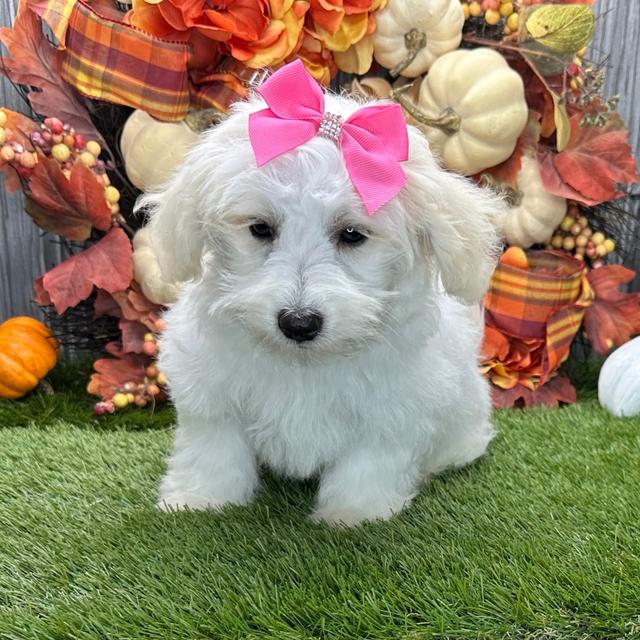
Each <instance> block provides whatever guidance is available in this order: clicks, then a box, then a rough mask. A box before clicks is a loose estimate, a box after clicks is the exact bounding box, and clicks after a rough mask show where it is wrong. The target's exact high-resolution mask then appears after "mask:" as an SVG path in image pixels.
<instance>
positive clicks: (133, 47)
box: [60, 0, 189, 121]
mask: <svg viewBox="0 0 640 640" xmlns="http://www.w3.org/2000/svg"><path fill="white" fill-rule="evenodd" d="M64 46H65V51H64V55H63V61H62V67H61V71H60V73H61V76H62V78H63V79H64V80H66V81H67V82H68V83H70V84H71V85H73V86H74V87H76V89H78V91H80V93H82V94H84V95H86V96H88V97H89V98H93V99H96V100H106V101H107V102H115V103H116V104H124V105H128V106H130V107H135V108H139V109H144V110H145V111H146V112H147V113H149V114H150V115H152V116H154V117H155V118H159V119H161V120H170V121H171V120H181V119H182V118H184V116H185V115H186V114H187V111H188V109H189V76H188V73H187V61H188V59H189V47H188V46H187V45H185V44H181V43H178V42H165V41H163V40H158V39H157V38H152V37H151V36H149V35H147V34H146V33H143V32H142V31H138V30H137V29H133V28H132V27H130V26H128V25H125V24H122V23H119V22H114V21H113V20H108V19H105V18H102V17H101V16H99V15H98V14H97V13H95V12H94V11H93V10H92V9H91V8H90V7H89V6H88V5H86V4H85V3H84V2H82V1H81V0H78V2H76V4H75V7H74V11H73V12H72V13H71V16H70V17H69V21H68V26H67V31H66V37H65V40H64Z"/></svg>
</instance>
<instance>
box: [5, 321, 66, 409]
mask: <svg viewBox="0 0 640 640" xmlns="http://www.w3.org/2000/svg"><path fill="white" fill-rule="evenodd" d="M57 359H58V341H57V340H56V339H55V337H54V335H53V334H52V333H51V331H50V330H49V329H48V328H47V327H46V326H45V325H44V324H42V322H40V321H38V320H36V319H34V318H29V317H27V316H18V317H15V318H10V319H9V320H7V321H5V322H3V323H2V324H0V398H7V399H9V400H14V399H16V398H21V397H22V396H24V395H26V394H27V393H29V391H32V390H33V389H35V388H36V387H37V386H38V383H39V382H40V380H42V378H44V377H45V376H46V375H47V373H49V371H51V369H53V367H54V366H55V364H56V361H57Z"/></svg>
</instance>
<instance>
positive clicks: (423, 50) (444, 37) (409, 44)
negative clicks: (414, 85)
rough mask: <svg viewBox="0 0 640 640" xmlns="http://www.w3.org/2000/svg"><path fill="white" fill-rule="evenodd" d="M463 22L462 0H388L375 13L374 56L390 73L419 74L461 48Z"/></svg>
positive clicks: (410, 75)
mask: <svg viewBox="0 0 640 640" xmlns="http://www.w3.org/2000/svg"><path fill="white" fill-rule="evenodd" d="M463 24H464V13H463V12H462V5H461V4H460V1H459V0H389V2H388V4H387V6H386V7H385V8H384V9H382V11H378V12H377V13H376V30H375V33H374V34H373V56H374V58H375V59H376V61H377V62H378V63H379V64H381V65H382V66H383V67H386V68H387V69H390V70H391V75H393V76H397V75H403V76H405V77H407V78H416V77H417V76H419V75H421V74H423V73H424V72H425V71H426V70H427V69H429V67H430V66H431V65H432V64H433V62H434V61H435V59H436V58H437V57H438V56H441V55H442V54H443V53H447V52H448V51H453V50H454V49H457V48H458V46H459V45H460V41H461V40H462V25H463Z"/></svg>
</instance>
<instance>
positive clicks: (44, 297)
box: [33, 276, 53, 306]
mask: <svg viewBox="0 0 640 640" xmlns="http://www.w3.org/2000/svg"><path fill="white" fill-rule="evenodd" d="M43 280H44V276H40V277H39V278H36V279H35V280H34V281H33V295H34V298H35V301H36V302H37V303H38V304H41V305H43V306H46V305H50V304H53V302H51V297H50V296H49V294H48V293H47V292H46V291H45V289H44V284H43V283H42V281H43Z"/></svg>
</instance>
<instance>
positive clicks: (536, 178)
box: [498, 155, 567, 249]
mask: <svg viewBox="0 0 640 640" xmlns="http://www.w3.org/2000/svg"><path fill="white" fill-rule="evenodd" d="M516 189H517V190H516V193H517V196H518V198H519V200H520V202H519V204H518V205H517V206H512V207H510V208H509V211H508V213H507V214H506V215H505V216H504V217H503V218H502V219H500V220H499V221H498V231H499V232H500V233H501V234H502V237H503V238H504V239H505V240H506V241H507V243H508V244H510V245H514V246H516V247H522V248H523V249H528V248H529V247H530V246H531V245H533V244H536V243H538V242H548V241H549V239H550V238H551V236H552V235H553V232H554V230H555V228H556V227H557V226H558V225H559V224H560V222H562V219H563V218H564V216H565V214H566V212H567V201H566V200H565V198H560V197H558V196H555V195H553V194H551V193H548V192H547V191H546V190H545V188H544V184H543V183H542V177H541V176H540V163H539V162H538V159H537V158H536V157H535V156H533V155H523V156H522V166H521V167H520V171H518V175H517V176H516Z"/></svg>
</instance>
